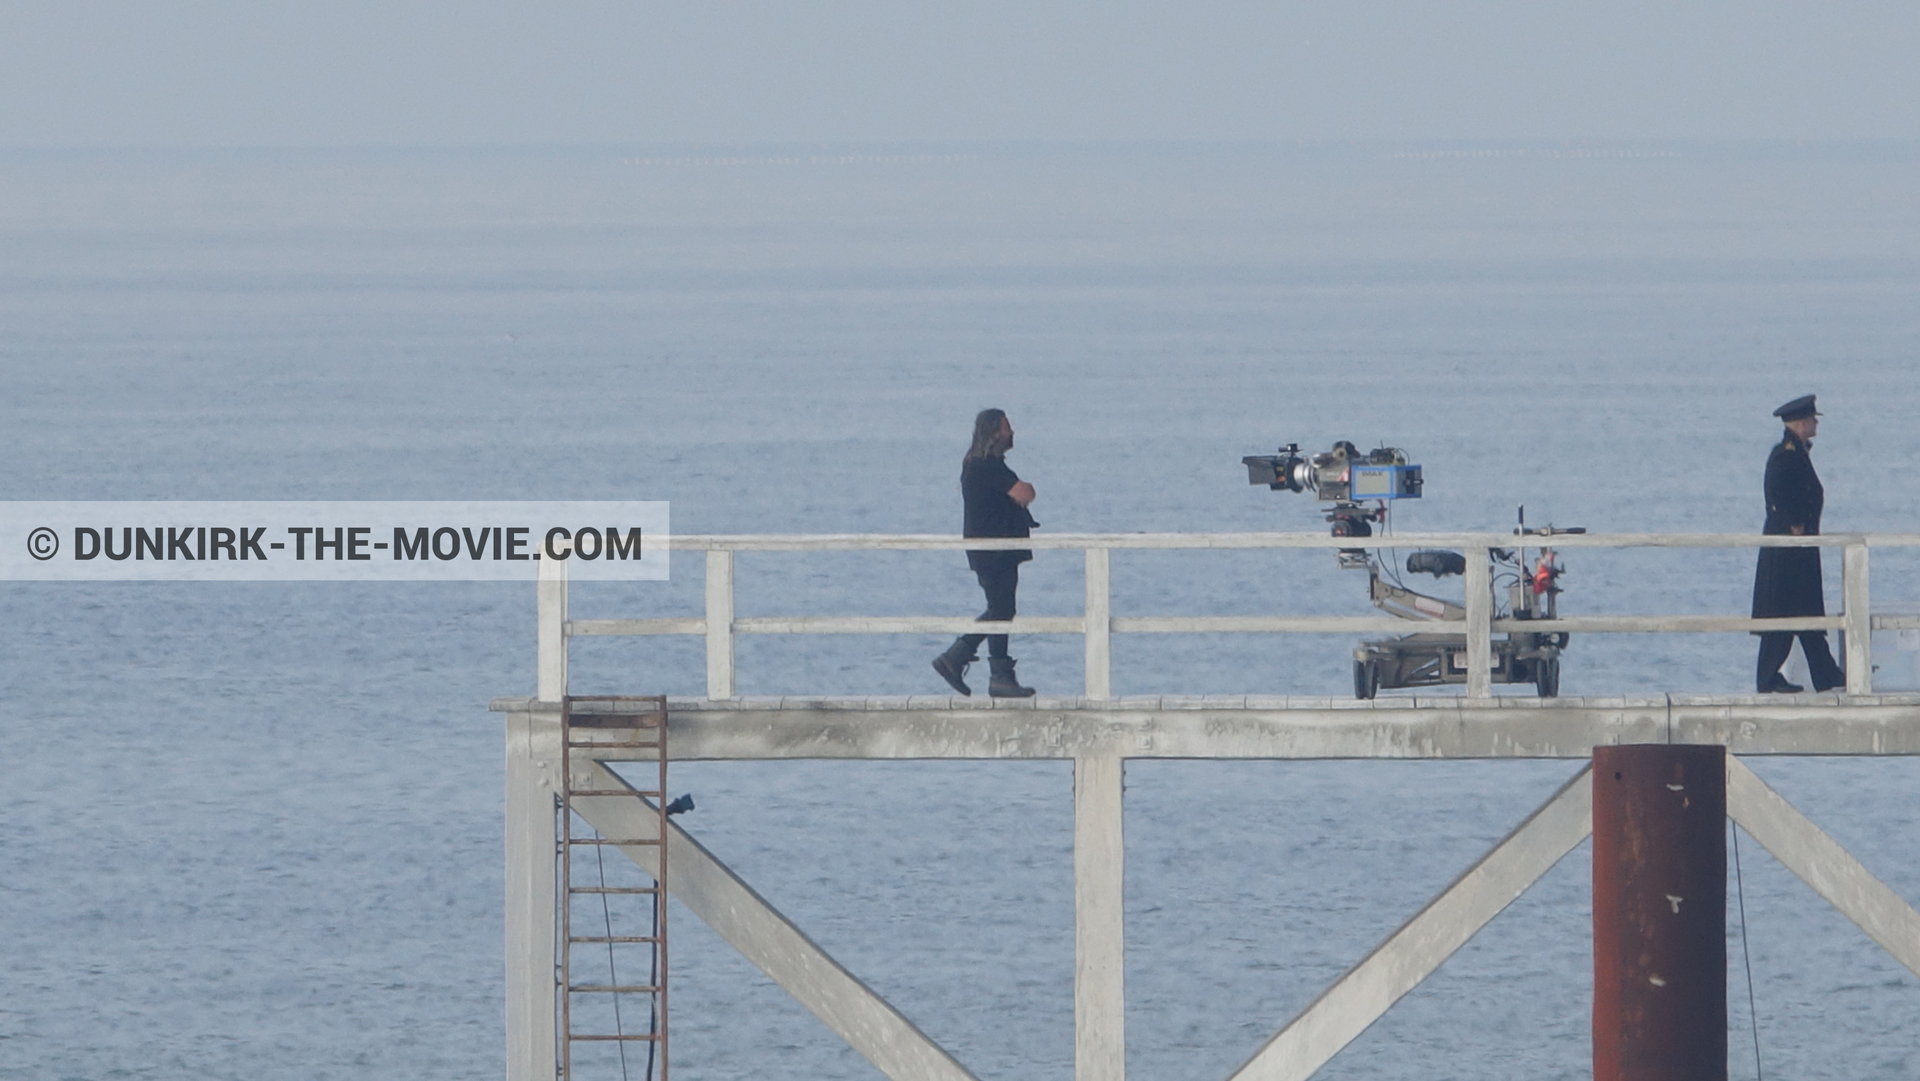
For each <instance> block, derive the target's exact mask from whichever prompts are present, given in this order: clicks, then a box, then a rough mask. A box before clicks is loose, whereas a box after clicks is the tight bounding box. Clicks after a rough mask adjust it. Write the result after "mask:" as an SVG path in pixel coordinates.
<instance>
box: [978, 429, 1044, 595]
mask: <svg viewBox="0 0 1920 1081" xmlns="http://www.w3.org/2000/svg"><path fill="white" fill-rule="evenodd" d="M1018 483H1020V478H1019V477H1018V476H1016V475H1015V474H1014V472H1013V470H1011V469H1009V468H1007V463H1006V460H1005V459H1003V458H996V457H991V456H989V457H985V458H968V459H967V460H966V462H965V464H964V465H963V466H962V467H961V469H960V495H961V497H962V498H963V499H964V500H965V501H966V526H965V528H964V529H963V530H962V531H961V536H964V537H1026V536H1031V535H1032V534H1031V533H1030V532H1029V531H1030V530H1031V529H1032V528H1033V527H1034V526H1036V525H1038V524H1039V523H1038V522H1035V521H1034V520H1033V515H1031V514H1028V513H1027V508H1025V507H1023V506H1021V505H1020V504H1018V503H1015V502H1014V501H1013V497H1012V496H1010V495H1008V494H1007V493H1008V492H1009V491H1011V490H1012V488H1013V486H1014V485H1016V484H1018ZM1032 558H1033V552H1032V551H1031V550H1029V549H1024V548H1023V549H1015V550H1013V551H1008V552H993V551H969V552H968V553H967V566H969V567H971V568H973V569H974V570H976V571H979V570H988V571H1003V570H1007V569H1010V568H1013V567H1017V566H1019V565H1020V564H1022V563H1024V562H1026V561H1027V560H1029V559H1032Z"/></svg>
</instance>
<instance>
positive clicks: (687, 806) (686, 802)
mask: <svg viewBox="0 0 1920 1081" xmlns="http://www.w3.org/2000/svg"><path fill="white" fill-rule="evenodd" d="M691 810H693V793H691V792H688V793H686V794H685V795H683V796H681V797H680V798H679V799H677V800H674V801H673V802H672V803H669V804H667V817H669V818H671V817H673V816H674V815H677V814H685V813H686V812H688V811H691Z"/></svg>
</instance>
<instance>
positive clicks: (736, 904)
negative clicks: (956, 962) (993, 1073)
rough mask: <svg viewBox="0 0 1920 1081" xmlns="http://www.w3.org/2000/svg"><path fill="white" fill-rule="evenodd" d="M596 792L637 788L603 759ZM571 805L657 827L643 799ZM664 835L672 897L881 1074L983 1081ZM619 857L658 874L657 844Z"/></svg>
mask: <svg viewBox="0 0 1920 1081" xmlns="http://www.w3.org/2000/svg"><path fill="white" fill-rule="evenodd" d="M593 786H594V787H595V788H604V789H614V788H631V787H632V786H631V785H628V784H627V783H626V781H625V780H624V779H622V778H621V777H620V776H619V775H618V774H616V773H614V772H613V771H612V770H609V769H608V768H607V767H606V766H604V765H602V764H600V763H598V762H595V763H593ZM573 807H574V809H575V810H576V811H578V812H579V813H580V816H581V817H582V818H585V819H586V820H587V822H588V823H589V824H591V825H592V826H593V828H595V829H597V830H599V831H600V832H601V834H602V835H604V836H608V837H631V838H646V837H650V836H652V835H653V834H654V833H655V832H656V831H657V829H658V826H657V825H656V823H657V822H658V819H657V818H656V817H655V815H656V812H655V811H654V810H653V809H652V807H651V806H650V805H649V804H648V803H647V801H646V800H645V799H643V798H642V797H639V796H632V797H628V796H587V797H577V798H575V799H574V801H573ZM667 828H668V837H667V865H668V866H669V867H671V868H672V870H673V873H672V874H671V875H669V876H668V879H667V891H668V892H669V893H670V894H672V895H673V897H674V898H675V899H677V900H678V901H679V902H680V903H681V904H684V905H686V906H687V908H688V909H689V910H691V911H692V912H693V914H694V915H696V916H698V917H700V918H701V919H702V920H704V921H706V923H707V925H708V926H709V927H712V928H713V929H714V930H715V931H717V932H718V933H719V935H720V937H721V938H723V939H725V940H726V941H727V944H728V945H730V946H732V947H733V948H734V949H736V950H738V951H740V953H741V955H742V956H744V957H745V958H746V959H747V960H749V961H752V962H753V963H754V964H755V965H758V966H759V968H760V970H761V971H762V972H765V973H766V974H767V975H768V976H769V977H771V978H772V980H773V982H774V983H776V984H779V985H780V987H781V988H782V989H783V990H785V991H786V992H787V993H788V994H790V995H792V996H793V997H794V998H796V999H798V1000H799V1002H800V1004H801V1005H802V1006H805V1007H806V1008H807V1009H808V1010H810V1011H812V1012H813V1015H814V1016H815V1017H818V1018H819V1019H820V1020H821V1021H822V1022H823V1023H824V1024H825V1025H826V1026H827V1027H828V1028H830V1029H832V1030H833V1031H834V1032H835V1033H836V1034H837V1035H838V1036H839V1037H840V1038H841V1039H843V1040H845V1041H847V1044H848V1045H849V1046H851V1047H852V1048H853V1049H854V1050H855V1051H858V1052H860V1053H861V1054H862V1055H864V1056H866V1059H867V1061H868V1062H871V1063H873V1064H874V1066H876V1067H878V1068H879V1070H880V1072H881V1073H884V1074H886V1075H887V1076H888V1077H890V1078H893V1079H894V1081H977V1079H976V1078H975V1077H974V1076H973V1074H971V1073H969V1072H967V1069H966V1067H964V1066H962V1065H960V1063H959V1062H958V1061H956V1060H955V1059H954V1057H953V1056H952V1055H949V1054H947V1052H946V1051H945V1050H943V1049H942V1048H941V1047H940V1045H939V1044H936V1043H934V1042H933V1040H932V1039H930V1038H929V1037H928V1036H927V1034H926V1033H924V1032H922V1031H920V1029H919V1028H918V1027H916V1026H915V1025H914V1023H913V1022H911V1021H909V1020H907V1018H906V1016H905V1015H904V1014H902V1013H901V1012H900V1011H899V1010H896V1009H894V1008H893V1006H892V1005H891V1004H890V1003H888V1002H887V1000H886V999H883V998H881V997H880V996H879V995H878V994H876V993H875V992H874V991H873V989H872V988H870V987H868V986H867V985H866V984H864V983H861V982H860V979H859V978H858V977H857V976H855V975H854V974H853V973H851V972H848V971H847V970H846V969H845V968H843V967H841V965H840V963H839V962H837V961H835V960H834V959H833V958H832V957H830V956H828V955H827V952H826V951H825V950H823V949H821V948H820V947H819V946H818V945H816V944H815V943H814V942H813V940H812V939H809V938H808V937H807V936H806V934H805V933H803V932H802V931H801V930H800V929H799V928H798V927H795V926H794V925H793V923H792V921H790V920H788V919H787V918H786V917H785V916H783V915H781V914H780V913H779V911H778V910H776V909H775V908H774V907H773V906H772V905H770V904H768V903H767V901H766V899H765V898H763V897H761V896H760V895H759V894H757V893H755V892H754V891H753V887H751V886H748V885H747V884H746V883H745V882H743V881H741V879H740V877H739V876H738V875H735V874H734V873H733V872H732V871H731V870H730V869H728V867H727V865H726V864H724V863H721V862H720V861H719V860H718V859H715V858H714V856H713V854H712V853H711V852H708V851H707V850H706V849H705V848H702V847H701V846H700V843H699V842H698V841H695V840H694V839H693V838H692V837H689V836H687V834H686V833H685V831H683V830H681V829H680V827H679V826H677V825H674V824H672V823H668V827H667ZM619 851H621V852H623V853H625V854H626V855H627V857H628V858H629V859H631V860H633V862H635V863H637V864H639V865H640V869H641V870H643V871H645V872H647V873H648V874H650V875H651V874H655V873H656V872H657V870H658V866H659V865H658V863H657V862H656V860H655V854H656V852H657V851H658V847H657V846H655V845H628V846H624V847H621V848H620V849H619Z"/></svg>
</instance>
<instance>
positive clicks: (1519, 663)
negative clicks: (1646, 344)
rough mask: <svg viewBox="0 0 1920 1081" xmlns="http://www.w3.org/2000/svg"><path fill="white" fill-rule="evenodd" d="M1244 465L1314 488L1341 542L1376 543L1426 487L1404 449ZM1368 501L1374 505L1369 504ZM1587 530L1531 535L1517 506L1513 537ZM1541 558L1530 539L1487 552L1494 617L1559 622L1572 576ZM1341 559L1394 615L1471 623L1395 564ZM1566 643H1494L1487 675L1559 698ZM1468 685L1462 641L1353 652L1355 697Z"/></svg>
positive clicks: (1415, 565) (1439, 558)
mask: <svg viewBox="0 0 1920 1081" xmlns="http://www.w3.org/2000/svg"><path fill="white" fill-rule="evenodd" d="M1241 462H1242V463H1243V464H1245V465H1246V467H1247V482H1248V483H1249V484H1265V485H1266V486H1267V487H1268V488H1270V489H1272V490H1274V491H1280V490H1283V489H1284V490H1286V491H1291V492H1303V491H1312V492H1313V493H1314V495H1315V497H1316V498H1317V499H1318V500H1319V501H1321V502H1323V503H1331V504H1332V506H1331V507H1330V508H1328V510H1327V512H1326V520H1327V521H1328V522H1329V523H1331V525H1332V530H1333V535H1334V536H1336V537H1371V536H1373V535H1374V530H1373V526H1374V524H1376V523H1378V524H1379V525H1380V526H1381V527H1382V531H1383V532H1384V531H1386V529H1387V528H1388V527H1389V525H1390V518H1391V514H1392V507H1393V503H1394V501H1396V500H1400V499H1418V498H1420V494H1421V488H1422V485H1423V477H1422V475H1421V469H1420V466H1418V465H1416V464H1413V463H1410V462H1409V461H1408V460H1407V453H1406V452H1405V451H1403V450H1400V449H1399V448H1397V447H1378V448H1375V449H1374V450H1372V451H1370V452H1368V453H1366V454H1362V453H1361V452H1360V451H1359V450H1358V449H1357V448H1356V447H1355V446H1354V445H1353V444H1352V443H1348V442H1344V441H1342V442H1338V443H1335V444H1334V445H1333V449H1331V450H1329V451H1326V452H1325V453H1321V454H1314V455H1311V456H1307V455H1303V454H1301V453H1300V445H1299V444H1298V443H1289V444H1287V445H1286V446H1284V447H1281V448H1280V452H1279V453H1278V454H1270V455H1251V456H1248V457H1246V458H1242V459H1241ZM1363 500H1367V501H1372V502H1373V503H1374V504H1375V505H1374V506H1371V507H1369V506H1367V505H1366V504H1365V503H1364V502H1362V501H1363ZM1584 532H1586V530H1585V529H1555V528H1554V527H1553V526H1551V525H1549V526H1546V527H1544V528H1538V529H1531V530H1530V529H1528V528H1527V509H1526V508H1525V507H1521V508H1520V521H1519V526H1518V527H1517V528H1516V529H1515V530H1514V534H1515V536H1519V537H1523V538H1524V537H1529V536H1538V537H1552V536H1553V535H1555V534H1559V533H1584ZM1537 551H1538V555H1537V556H1536V557H1535V558H1534V559H1533V561H1532V563H1531V564H1529V562H1528V550H1527V547H1526V546H1525V545H1524V542H1523V544H1522V546H1520V547H1516V548H1495V549H1492V550H1491V551H1489V552H1488V559H1489V561H1490V562H1491V563H1492V567H1491V568H1490V569H1491V572H1492V573H1491V574H1490V576H1489V581H1490V583H1491V588H1494V589H1495V591H1496V596H1495V598H1494V599H1495V609H1496V618H1505V619H1517V620H1527V619H1553V618H1554V617H1555V616H1556V615H1557V614H1558V612H1559V595H1560V592H1561V590H1560V586H1559V584H1558V582H1559V578H1560V575H1561V574H1563V573H1565V569H1564V568H1562V567H1561V566H1560V565H1559V564H1558V563H1557V562H1556V561H1555V558H1554V551H1553V549H1552V548H1550V547H1545V546H1539V547H1538V548H1537ZM1338 559H1339V565H1340V566H1341V567H1342V568H1343V569H1349V570H1361V569H1364V570H1366V572H1367V579H1368V598H1369V599H1370V600H1371V601H1372V602H1373V606H1374V607H1376V608H1378V609H1380V610H1381V611H1383V612H1386V613H1387V614H1388V615H1393V616H1398V617H1400V618H1401V619H1406V620H1412V621H1415V622H1428V623H1459V622H1465V620H1466V617H1467V613H1466V608H1465V607H1464V606H1463V605H1461V604H1458V603H1455V602H1453V601H1449V600H1444V599H1442V598H1439V597H1431V596H1428V595H1427V594H1424V593H1419V592H1416V591H1414V590H1411V589H1408V588H1407V587H1406V585H1405V584H1404V583H1402V582H1401V581H1400V576H1399V572H1398V570H1397V569H1396V568H1395V567H1394V566H1393V564H1392V562H1391V561H1389V560H1386V559H1385V558H1384V557H1382V556H1380V555H1377V554H1375V553H1374V552H1372V551H1369V550H1368V549H1365V548H1342V549H1340V551H1339V555H1338ZM1406 567H1407V571H1408V573H1411V574H1431V575H1433V576H1434V577H1435V578H1441V577H1445V576H1447V575H1451V574H1464V573H1465V572H1466V567H1467V562H1466V557H1465V556H1463V555H1461V554H1460V553H1458V552H1449V551H1439V550H1422V551H1417V552H1414V553H1412V554H1411V555H1409V556H1408V557H1407V560H1406ZM1501 585H1505V586H1506V587H1507V588H1506V593H1507V595H1506V598H1505V603H1504V604H1503V603H1500V600H1499V597H1498V588H1499V586H1501ZM1566 646H1567V635H1566V633H1565V632H1555V633H1542V634H1533V633H1528V632H1513V633H1510V634H1507V635H1506V636H1505V637H1496V638H1494V640H1493V642H1492V647H1493V648H1492V658H1493V668H1492V670H1491V671H1490V672H1489V673H1488V674H1489V676H1490V677H1491V678H1492V681H1493V682H1495V683H1531V684H1533V685H1534V690H1535V692H1536V693H1537V694H1539V696H1540V697H1542V698H1553V697H1555V696H1557V695H1558V694H1559V693H1560V652H1561V651H1562V650H1564V649H1565V648H1566ZM1466 681H1467V636H1466V635H1465V634H1455V633H1448V632H1440V631H1436V632H1416V633H1413V634H1404V635H1399V636H1396V637H1392V638H1382V639H1372V640H1368V641H1363V642H1361V643H1360V644H1359V645H1357V646H1355V647H1354V651H1353V694H1354V697H1356V698H1372V697H1373V696H1374V695H1375V694H1376V693H1378V691H1379V690H1380V689H1381V688H1382V687H1386V688H1399V687H1432V686H1438V685H1440V684H1445V683H1465V682H1466Z"/></svg>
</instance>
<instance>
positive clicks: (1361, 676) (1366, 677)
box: [1353, 661, 1380, 699]
mask: <svg viewBox="0 0 1920 1081" xmlns="http://www.w3.org/2000/svg"><path fill="white" fill-rule="evenodd" d="M1379 691H1380V666H1379V664H1377V663H1376V662H1374V661H1355V662H1353V696H1354V697H1355V698H1362V699H1364V698H1372V697H1373V696H1374V695H1375V694H1377V693H1379Z"/></svg>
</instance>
